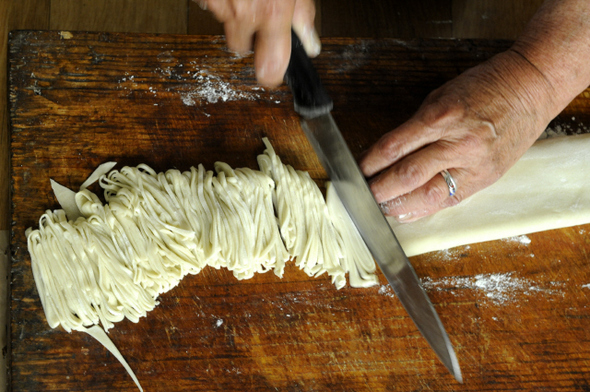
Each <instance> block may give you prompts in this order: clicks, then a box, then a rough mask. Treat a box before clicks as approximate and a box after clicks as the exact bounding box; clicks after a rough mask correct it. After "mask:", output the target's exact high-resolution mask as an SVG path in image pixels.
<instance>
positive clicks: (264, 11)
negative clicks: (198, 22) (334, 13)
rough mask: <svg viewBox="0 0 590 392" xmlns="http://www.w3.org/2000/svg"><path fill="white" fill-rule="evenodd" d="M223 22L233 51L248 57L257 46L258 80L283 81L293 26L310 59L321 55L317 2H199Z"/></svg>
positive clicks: (270, 83)
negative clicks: (316, 11) (317, 29)
mask: <svg viewBox="0 0 590 392" xmlns="http://www.w3.org/2000/svg"><path fill="white" fill-rule="evenodd" d="M195 1H196V2H197V3H198V4H199V5H200V6H201V8H203V9H208V10H210V11H211V12H212V13H213V14H214V15H215V17H216V18H217V19H218V20H219V21H220V22H222V23H223V25H224V29H225V37H226V40H227V46H228V48H229V50H231V51H234V52H236V53H238V54H240V55H246V54H248V53H249V52H250V51H251V50H252V46H253V45H254V67H255V69H256V79H257V80H258V82H259V83H260V84H262V85H263V86H266V87H276V86H278V85H279V84H281V83H282V82H283V78H284V76H285V72H286V70H287V66H288V65H289V58H290V56H291V27H292V28H293V30H295V32H296V33H297V35H298V36H299V38H300V39H301V41H302V43H303V46H304V48H305V50H306V52H307V54H308V55H309V56H310V57H315V56H317V55H318V54H319V53H320V50H321V44H320V40H319V37H318V35H317V33H316V31H315V27H314V17H315V5H314V2H313V0H195Z"/></svg>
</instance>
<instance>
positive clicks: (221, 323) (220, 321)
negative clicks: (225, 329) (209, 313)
mask: <svg viewBox="0 0 590 392" xmlns="http://www.w3.org/2000/svg"><path fill="white" fill-rule="evenodd" d="M222 325H223V319H217V320H216V321H215V327H216V328H219V327H221V326H222Z"/></svg>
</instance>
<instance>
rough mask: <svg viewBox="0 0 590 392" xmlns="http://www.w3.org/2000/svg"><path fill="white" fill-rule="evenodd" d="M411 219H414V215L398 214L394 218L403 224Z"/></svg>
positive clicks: (410, 213) (409, 213)
mask: <svg viewBox="0 0 590 392" xmlns="http://www.w3.org/2000/svg"><path fill="white" fill-rule="evenodd" d="M413 217H414V213H412V212H408V213H407V214H400V215H398V216H396V217H395V219H396V220H397V221H398V222H400V223H404V222H407V221H408V220H410V219H412V218H413Z"/></svg>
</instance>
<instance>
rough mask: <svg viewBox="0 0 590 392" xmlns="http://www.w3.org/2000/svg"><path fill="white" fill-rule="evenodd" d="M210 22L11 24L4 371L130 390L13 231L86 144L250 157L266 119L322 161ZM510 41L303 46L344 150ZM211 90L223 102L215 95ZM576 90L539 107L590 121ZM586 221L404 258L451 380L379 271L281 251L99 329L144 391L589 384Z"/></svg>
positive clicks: (127, 158) (27, 380)
mask: <svg viewBox="0 0 590 392" xmlns="http://www.w3.org/2000/svg"><path fill="white" fill-rule="evenodd" d="M222 46H223V45H222V41H220V40H217V39H216V38H214V37H213V38H211V37H209V38H203V37H201V38H199V37H186V36H166V35H163V36H152V35H128V34H98V33H97V34H94V33H86V34H84V33H73V35H72V36H71V37H70V36H69V35H60V34H59V33H58V32H41V33H35V32H20V33H17V34H14V35H13V36H12V45H11V48H10V67H11V80H10V83H11V89H10V101H11V119H12V124H11V125H12V129H11V130H12V133H11V143H12V145H11V153H12V156H11V163H12V172H11V179H12V190H13V192H12V207H13V208H12V221H13V225H12V239H11V246H12V257H13V261H12V262H13V264H12V276H11V288H12V297H11V306H12V310H11V355H12V364H11V377H12V381H11V387H12V390H14V391H41V390H63V391H89V390H129V391H133V390H135V386H134V384H133V382H132V381H131V379H130V378H129V377H128V376H127V374H126V373H125V371H124V370H123V368H122V367H121V366H120V365H119V364H118V362H117V361H116V360H115V359H114V357H113V356H112V355H111V354H110V353H108V352H107V351H106V350H105V349H104V348H103V347H102V346H101V345H99V344H98V343H97V342H95V341H94V340H93V339H92V338H91V337H89V336H86V335H83V334H80V333H73V334H67V333H65V332H64V331H62V330H61V329H56V330H51V329H50V328H49V327H48V325H47V323H46V322H45V317H44V315H43V311H42V308H41V304H40V302H39V298H38V295H37V292H36V288H35V285H34V281H33V278H32V273H31V270H30V260H29V256H28V253H27V251H26V239H25V236H24V231H25V229H26V228H27V227H30V226H36V225H37V219H38V217H39V216H40V215H41V214H42V213H43V211H44V210H45V209H47V208H56V207H57V204H56V201H55V199H54V198H53V196H52V194H51V190H50V185H49V178H54V179H55V180H57V181H58V182H61V183H62V184H64V185H67V186H70V187H76V186H79V185H80V184H81V183H82V182H83V180H84V179H85V177H86V176H87V175H88V174H89V173H90V172H91V171H92V170H93V169H94V168H95V167H96V166H97V165H98V164H100V163H102V162H104V161H107V160H117V161H119V162H120V163H121V164H132V165H135V164H138V163H148V164H150V165H151V166H152V167H154V168H155V169H157V170H165V169H168V168H173V167H175V168H179V169H187V168H189V167H190V166H191V165H195V164H198V163H204V164H205V165H206V166H207V167H209V168H211V167H212V164H213V162H214V161H215V160H224V161H226V162H228V163H230V164H231V165H233V166H249V167H255V165H256V161H255V157H256V155H257V154H258V153H260V152H261V151H262V149H263V145H262V142H261V138H262V137H263V136H267V137H269V139H271V141H272V142H273V144H274V145H275V148H276V150H277V152H278V153H279V154H280V155H281V156H282V157H283V160H284V161H285V162H288V163H291V164H292V165H294V166H295V167H296V168H298V169H303V170H309V171H310V172H311V174H312V176H313V177H314V178H315V179H323V178H324V175H325V173H324V172H323V170H322V169H321V168H320V165H319V163H318V162H317V159H316V158H315V156H314V155H313V153H312V152H311V150H310V147H309V145H308V144H307V141H306V139H305V137H304V135H303V133H302V131H301V130H300V128H299V125H298V120H297V118H296V117H295V115H294V113H293V111H292V101H291V98H290V96H289V93H288V91H287V90H286V89H285V88H284V87H283V88H280V89H279V90H277V91H262V90H260V89H258V87H257V86H256V84H255V82H254V80H253V78H252V62H251V59H250V58H246V59H237V58H234V57H232V56H231V55H230V54H228V53H226V52H225V51H223V50H222ZM506 46H507V43H506V42H495V41H451V40H413V41H396V40H385V41H360V40H348V39H346V40H344V39H342V40H337V39H333V40H326V41H325V42H324V52H323V54H322V55H321V57H320V58H318V59H317V60H316V65H317V68H318V70H319V72H320V74H321V76H322V78H323V80H324V81H325V85H326V88H327V89H328V91H330V92H331V93H332V95H333V97H334V101H335V110H334V117H335V118H336V121H337V122H338V123H339V124H340V126H341V129H342V131H343V134H344V136H345V138H346V139H347V141H348V142H349V145H350V146H351V149H352V150H353V152H354V153H355V154H358V153H360V152H361V151H362V150H363V149H365V148H367V147H368V146H369V145H370V144H371V143H372V142H374V141H375V140H376V139H377V138H378V137H379V135H380V134H381V133H383V132H384V131H386V130H388V129H390V128H392V127H394V126H396V125H397V124H400V123H401V122H402V121H404V120H405V119H407V118H408V116H409V115H410V114H411V113H412V111H414V110H415V109H416V108H417V107H418V105H419V104H420V102H421V101H422V99H423V98H424V97H425V95H426V94H427V93H428V92H429V91H430V90H432V89H433V88H435V87H436V86H438V85H440V84H441V83H443V82H444V81H445V80H448V79H450V78H452V77H453V76H456V75H457V74H458V73H459V72H460V71H461V70H463V69H465V68H467V67H469V66H471V65H474V64H476V63H478V62H480V61H483V60H484V59H486V58H488V57H489V56H491V55H493V54H494V53H497V52H498V51H500V50H502V49H503V48H505V47H506ZM224 97H225V98H226V100H225V101H224V99H223V98H224ZM589 106H590V93H589V92H588V91H587V92H585V93H584V94H583V95H582V96H580V97H579V98H578V99H577V100H576V101H575V102H574V103H573V104H572V105H570V107H568V109H566V111H565V112H564V113H563V115H561V116H560V117H559V118H558V119H557V120H556V123H555V125H560V126H562V127H565V128H567V127H569V128H571V129H572V130H573V131H576V130H577V129H578V128H580V129H585V125H584V124H590V109H589ZM588 233H590V225H585V226H578V227H573V228H566V229H561V230H553V231H549V232H543V233H536V234H530V235H529V236H528V238H529V239H530V241H531V242H530V243H526V241H519V240H518V239H510V240H505V241H494V242H489V243H483V244H476V245H471V246H464V247H460V248H456V249H451V250H448V251H441V252H433V253H430V254H426V255H423V256H418V257H414V258H412V259H411V261H412V263H413V264H414V266H415V268H416V271H417V273H418V275H419V276H420V277H422V279H423V282H424V285H425V287H426V288H427V291H428V293H429V295H430V298H431V300H432V302H433V303H434V305H435V307H436V309H437V311H438V312H439V314H440V316H441V319H442V321H443V323H444V324H445V326H446V328H447V331H448V332H449V335H450V338H451V341H452V342H453V343H454V345H455V348H456V351H457V355H458V358H459V361H460V364H461V367H462V371H463V375H464V379H465V383H464V384H463V385H459V384H457V383H456V382H455V381H454V379H453V378H452V377H451V376H450V375H449V374H448V373H447V371H446V369H445V368H444V367H443V366H442V365H441V364H440V362H439V361H438V360H437V359H436V358H435V355H434V353H433V352H432V351H431V350H430V348H429V347H428V345H427V343H426V342H425V340H424V339H423V338H421V337H420V335H419V333H418V332H417V330H416V328H415V327H414V325H413V324H412V322H411V320H410V319H409V318H408V317H407V315H406V313H405V311H404V310H403V308H402V306H401V304H400V303H399V302H398V300H397V299H396V298H395V296H394V295H393V294H392V292H391V290H389V289H388V286H386V285H385V279H384V278H383V276H380V278H381V285H379V286H378V287H374V288H370V289H350V288H345V289H342V290H339V291H337V290H335V289H334V287H333V286H332V285H331V284H330V282H329V280H328V279H327V278H326V277H325V276H322V277H320V278H317V279H313V278H308V277H307V276H306V275H304V274H303V273H301V272H299V271H298V270H297V269H296V268H295V267H294V266H292V265H291V266H289V267H288V268H287V270H286V272H285V277H284V279H282V280H280V279H278V278H276V277H275V276H274V275H272V274H265V275H257V276H256V277H255V278H254V279H252V280H249V281H242V282H238V281H236V280H235V279H234V278H233V276H231V274H230V273H227V271H225V270H212V269H206V270H205V271H203V272H202V273H201V274H199V275H197V276H189V277H186V278H185V279H184V280H183V281H182V282H181V284H180V285H179V286H178V287H177V288H175V289H174V290H172V291H170V292H168V293H167V294H165V295H162V296H161V298H160V305H159V306H158V307H157V308H156V309H155V310H154V311H152V312H150V313H149V314H148V316H147V317H146V318H144V319H141V320H140V322H139V323H137V324H134V323H131V322H128V321H123V322H121V323H119V324H117V326H116V327H115V329H114V330H112V331H111V332H110V337H111V339H112V340H113V342H114V343H115V344H116V345H117V347H118V348H119V349H120V350H121V352H122V353H123V355H124V356H125V358H126V359H127V361H128V362H129V364H130V366H131V367H132V368H133V370H134V371H135V373H136V374H137V376H138V378H139V380H140V381H141V383H142V385H143V387H144V389H145V390H146V391H185V390H195V391H228V390H236V391H244V390H252V391H254V390H256V391H258V390H262V391H264V390H285V391H323V390H337V391H339V390H346V391H365V390H373V391H376V390H399V391H409V390H437V391H455V390H458V391H461V390H464V391H485V390H488V391H497V390H519V391H523V390H531V391H532V390H535V391H536V390H551V391H576V390H577V391H587V390H588V389H589V388H590V373H589V372H590V365H589V361H590V342H589V338H590V332H588V330H589V328H590V319H589V317H590V310H589V309H588V307H587V304H588V295H589V294H590V288H589V287H590V286H588V284H589V283H590V266H589V261H590V252H589V250H590V239H589V236H588Z"/></svg>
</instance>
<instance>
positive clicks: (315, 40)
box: [300, 26, 322, 57]
mask: <svg viewBox="0 0 590 392" xmlns="http://www.w3.org/2000/svg"><path fill="white" fill-rule="evenodd" d="M300 38H301V43H302V44H303V47H304V48H305V52H307V55H308V56H309V57H316V56H317V55H319V54H320V52H321V51H322V43H321V41H320V37H319V36H318V33H317V32H316V31H315V28H314V27H309V26H305V27H304V28H303V31H302V32H301V37H300Z"/></svg>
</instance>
